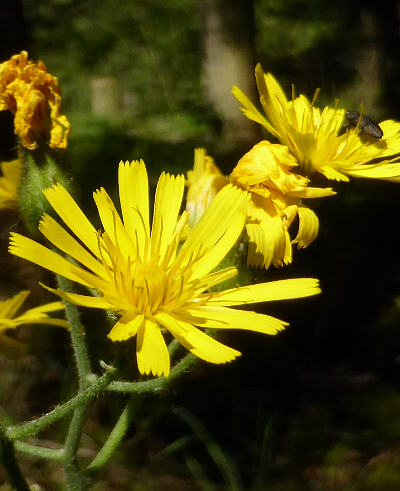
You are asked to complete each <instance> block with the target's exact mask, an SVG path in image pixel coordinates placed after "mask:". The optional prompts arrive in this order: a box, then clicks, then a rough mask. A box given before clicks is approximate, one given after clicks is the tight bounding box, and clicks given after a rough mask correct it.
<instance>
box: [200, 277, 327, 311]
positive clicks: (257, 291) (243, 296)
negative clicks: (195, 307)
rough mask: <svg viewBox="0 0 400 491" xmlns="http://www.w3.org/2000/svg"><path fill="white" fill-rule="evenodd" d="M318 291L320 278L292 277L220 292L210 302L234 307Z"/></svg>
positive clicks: (311, 293) (301, 295) (309, 294)
mask: <svg viewBox="0 0 400 491" xmlns="http://www.w3.org/2000/svg"><path fill="white" fill-rule="evenodd" d="M317 293H321V289H320V288H319V286H318V280H316V279H314V278H292V279H290V280H279V281H270V282H269V283H258V284H256V285H248V286H241V287H239V288H233V289H230V290H225V291H223V292H218V293H216V294H215V295H214V296H213V297H212V298H210V299H209V304H211V305H213V304H218V305H221V306H227V307H232V306H234V305H248V304H252V303H258V302H270V301H275V300H286V299H289V298H302V297H309V296H311V295H316V294H317Z"/></svg>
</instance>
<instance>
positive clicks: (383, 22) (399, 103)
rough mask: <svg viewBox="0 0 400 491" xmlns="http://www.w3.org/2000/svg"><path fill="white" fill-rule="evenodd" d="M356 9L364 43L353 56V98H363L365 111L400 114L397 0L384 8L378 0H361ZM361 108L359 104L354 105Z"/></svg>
mask: <svg viewBox="0 0 400 491" xmlns="http://www.w3.org/2000/svg"><path fill="white" fill-rule="evenodd" d="M353 12H355V13H356V16H355V20H354V23H355V24H356V25H358V26H360V27H359V29H360V35H361V45H360V46H361V47H359V48H358V49H357V50H356V53H355V56H354V59H355V63H356V69H357V71H358V74H359V76H358V80H357V81H356V83H355V85H354V86H353V87H352V88H351V90H352V91H353V98H354V100H355V101H357V102H364V103H365V106H366V108H365V109H366V111H367V112H370V113H371V114H373V115H374V117H377V118H378V119H379V118H380V117H382V118H385V119H387V118H388V117H390V118H395V119H398V118H399V117H400V86H399V84H398V80H399V79H400V64H399V59H400V34H399V14H398V5H397V1H396V0H387V1H386V2H385V8H382V5H381V4H380V3H379V2H376V0H362V1H361V0H359V1H358V2H357V4H356V5H355V8H354V10H353ZM355 109H356V110H359V109H358V108H355Z"/></svg>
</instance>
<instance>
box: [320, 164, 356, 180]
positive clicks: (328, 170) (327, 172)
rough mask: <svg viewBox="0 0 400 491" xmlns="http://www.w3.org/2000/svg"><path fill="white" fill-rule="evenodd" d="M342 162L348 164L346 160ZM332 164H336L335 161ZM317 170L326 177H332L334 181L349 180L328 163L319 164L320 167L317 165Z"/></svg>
mask: <svg viewBox="0 0 400 491" xmlns="http://www.w3.org/2000/svg"><path fill="white" fill-rule="evenodd" d="M344 163H345V165H347V164H348V163H347V162H344ZM334 165H335V166H336V165H337V162H334ZM318 172H321V174H323V175H324V176H325V177H326V178H327V179H332V180H335V181H345V182H348V181H350V179H349V178H348V177H347V176H345V175H344V174H342V173H341V172H339V171H337V170H335V169H334V168H332V167H329V163H328V165H321V166H320V167H318Z"/></svg>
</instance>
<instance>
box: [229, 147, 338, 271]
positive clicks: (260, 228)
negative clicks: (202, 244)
mask: <svg viewBox="0 0 400 491" xmlns="http://www.w3.org/2000/svg"><path fill="white" fill-rule="evenodd" d="M297 165H298V164H297V161H296V159H295V158H294V157H293V156H292V155H291V154H290V153H289V151H288V149H287V147H285V146H283V145H279V144H272V143H270V142H268V141H262V142H260V143H257V145H255V146H254V147H253V148H252V149H251V150H250V151H249V152H248V153H246V154H245V155H244V156H243V157H242V158H241V159H240V160H239V162H238V164H237V165H236V167H235V168H234V169H233V171H232V173H231V175H230V176H229V180H230V181H231V182H232V183H233V184H235V185H236V186H238V187H240V188H242V189H244V190H245V191H249V192H250V194H251V201H250V203H249V205H248V208H247V220H246V231H247V234H248V236H249V251H248V257H247V263H248V264H249V265H251V266H264V267H265V268H268V266H269V265H270V264H271V263H272V264H273V265H274V266H276V267H278V266H282V265H283V264H288V263H290V262H291V261H292V243H296V244H297V245H298V247H307V246H308V245H309V244H310V243H311V242H312V241H313V240H314V239H315V238H316V237H317V235H318V229H319V222H318V217H317V216H316V215H315V213H314V212H313V211H312V210H310V209H309V208H307V207H305V206H304V205H303V204H302V203H301V198H320V197H324V196H331V195H333V194H335V192H334V191H332V189H331V188H313V187H309V186H308V183H309V180H308V179H307V178H306V177H304V176H300V175H299V174H295V173H294V172H293V168H295V167H296V166H297ZM297 215H298V217H299V229H298V233H297V236H296V237H295V239H294V240H292V241H291V240H290V236H289V232H288V227H289V226H290V225H291V223H292V222H293V220H294V219H295V218H296V216H297Z"/></svg>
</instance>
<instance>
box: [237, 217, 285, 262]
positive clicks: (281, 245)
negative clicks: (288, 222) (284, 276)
mask: <svg viewBox="0 0 400 491" xmlns="http://www.w3.org/2000/svg"><path fill="white" fill-rule="evenodd" d="M256 215H257V219H258V220H254V223H252V222H253V220H251V222H250V223H246V231H247V234H248V236H249V251H248V258H247V264H248V265H249V266H262V265H264V267H265V269H268V267H269V265H270V264H271V263H273V264H274V265H276V266H279V265H282V264H283V263H284V262H286V261H287V262H290V259H291V254H290V251H288V249H287V247H286V242H287V241H288V238H287V230H286V227H285V226H284V224H283V222H282V218H281V217H280V216H279V215H275V216H270V215H269V214H268V212H267V211H266V210H264V209H263V208H258V210H257V213H256ZM289 247H290V240H289Z"/></svg>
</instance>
